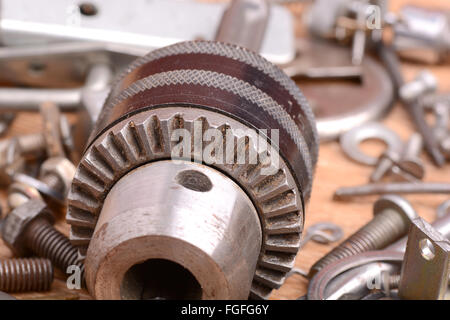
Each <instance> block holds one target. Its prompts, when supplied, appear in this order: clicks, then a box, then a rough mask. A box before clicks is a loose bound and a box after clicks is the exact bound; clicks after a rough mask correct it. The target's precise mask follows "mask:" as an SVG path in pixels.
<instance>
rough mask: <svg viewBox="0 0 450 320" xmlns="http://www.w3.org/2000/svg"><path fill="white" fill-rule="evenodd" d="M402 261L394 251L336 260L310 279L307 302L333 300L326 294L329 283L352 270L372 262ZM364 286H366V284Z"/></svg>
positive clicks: (368, 252)
mask: <svg viewBox="0 0 450 320" xmlns="http://www.w3.org/2000/svg"><path fill="white" fill-rule="evenodd" d="M402 261H403V253H402V252H398V251H394V250H380V251H367V252H362V253H359V254H357V255H354V256H349V257H346V258H343V259H342V260H338V261H336V262H335V263H333V264H330V265H328V266H326V267H325V268H323V269H322V270H321V271H320V272H319V273H317V274H316V275H315V276H314V277H313V278H312V279H311V281H310V282H309V285H308V300H326V299H328V300H335V299H333V298H332V297H330V296H329V295H328V294H327V292H326V290H327V286H328V284H329V282H330V281H331V280H333V279H334V278H335V277H337V276H338V275H340V274H342V273H344V272H346V271H349V270H351V269H353V268H357V267H361V266H364V265H367V264H370V263H372V262H377V263H380V262H390V263H401V262H402ZM365 285H366V286H367V282H366V283H365Z"/></svg>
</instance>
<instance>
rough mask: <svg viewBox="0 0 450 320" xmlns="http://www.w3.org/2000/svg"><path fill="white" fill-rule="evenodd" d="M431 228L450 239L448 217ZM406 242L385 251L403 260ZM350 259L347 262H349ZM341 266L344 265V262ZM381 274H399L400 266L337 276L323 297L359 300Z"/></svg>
mask: <svg viewBox="0 0 450 320" xmlns="http://www.w3.org/2000/svg"><path fill="white" fill-rule="evenodd" d="M432 226H433V228H435V229H436V230H437V231H438V232H440V233H441V234H442V235H443V236H444V237H446V238H447V239H450V215H446V216H444V217H442V218H439V219H437V220H436V221H435V222H433V224H432ZM406 242H407V237H404V238H402V239H400V240H398V241H397V242H395V243H393V244H392V245H390V246H388V247H387V248H386V250H389V251H398V252H399V253H400V254H401V259H403V254H404V251H405V248H406ZM350 259H351V258H350ZM350 259H349V260H348V261H349V262H350ZM356 259H357V258H356ZM343 264H344V265H345V262H343ZM334 266H335V265H330V266H329V270H333V267H334ZM322 271H323V270H322ZM383 272H387V273H389V274H391V275H393V274H399V273H400V266H399V265H398V264H391V263H386V262H377V263H369V264H365V265H362V266H361V267H357V268H354V269H352V270H349V271H346V272H343V273H341V274H338V275H336V276H335V277H332V279H330V280H329V281H328V282H327V284H326V292H325V295H324V297H325V298H326V299H330V300H337V299H340V298H342V297H343V296H345V295H348V294H351V295H352V297H353V299H360V298H362V297H364V296H366V295H367V294H368V293H369V291H370V288H369V286H368V283H373V280H374V279H376V278H377V277H380V275H381V274H382V273H383Z"/></svg>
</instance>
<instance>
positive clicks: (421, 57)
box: [393, 5, 450, 63]
mask: <svg viewBox="0 0 450 320" xmlns="http://www.w3.org/2000/svg"><path fill="white" fill-rule="evenodd" d="M393 32H394V38H393V46H394V47H395V50H396V51H397V52H398V54H399V55H400V56H402V57H403V58H408V59H414V60H418V61H421V62H428V63H440V62H445V61H448V58H449V57H450V12H449V11H445V10H438V9H428V8H425V7H417V6H411V5H408V6H404V7H403V8H402V9H401V10H400V12H399V14H398V18H397V19H396V21H395V23H394V24H393Z"/></svg>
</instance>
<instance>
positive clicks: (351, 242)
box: [309, 210, 409, 276]
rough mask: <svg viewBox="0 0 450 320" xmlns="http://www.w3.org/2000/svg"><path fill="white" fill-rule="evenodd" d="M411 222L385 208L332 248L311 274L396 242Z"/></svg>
mask: <svg viewBox="0 0 450 320" xmlns="http://www.w3.org/2000/svg"><path fill="white" fill-rule="evenodd" d="M408 228H409V224H407V223H406V222H405V219H404V218H403V217H402V216H401V214H399V213H398V212H396V211H394V210H385V211H383V212H380V213H379V214H377V215H375V217H374V218H373V219H372V220H371V221H370V222H369V223H368V224H366V225H365V226H363V227H362V228H361V229H359V230H358V231H357V232H356V233H354V234H353V235H351V236H350V237H349V238H348V239H347V240H345V241H344V242H343V243H341V244H340V245H339V246H337V247H336V248H334V249H333V250H331V251H330V252H329V253H328V254H327V255H325V256H324V257H323V258H322V259H320V260H319V261H317V262H316V263H315V264H314V265H313V266H312V267H311V269H310V271H309V276H314V275H315V274H316V273H317V272H318V271H320V270H321V269H323V268H324V267H325V266H327V265H329V264H331V263H333V262H335V261H337V260H341V259H343V258H346V257H349V256H353V255H356V254H358V253H361V252H366V251H371V250H376V249H381V248H384V247H385V246H387V245H388V244H390V243H392V242H394V241H395V240H397V239H398V238H400V237H401V236H403V235H404V234H406V232H407V231H408Z"/></svg>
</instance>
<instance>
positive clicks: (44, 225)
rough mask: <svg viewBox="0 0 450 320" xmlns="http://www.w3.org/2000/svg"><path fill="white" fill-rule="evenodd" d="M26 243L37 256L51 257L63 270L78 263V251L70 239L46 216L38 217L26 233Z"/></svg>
mask: <svg viewBox="0 0 450 320" xmlns="http://www.w3.org/2000/svg"><path fill="white" fill-rule="evenodd" d="M24 239H25V245H26V246H27V247H28V248H29V249H30V250H31V251H32V252H33V253H34V254H36V255H37V256H39V257H45V258H48V259H50V260H51V261H52V262H53V263H54V264H55V266H56V267H58V268H59V269H61V270H62V271H63V272H66V271H67V268H68V267H69V266H71V265H77V264H78V251H77V249H76V248H74V247H73V246H72V244H71V243H70V241H69V239H68V238H67V237H66V236H65V235H63V234H62V233H60V232H59V231H58V230H56V229H55V228H54V227H53V225H52V224H51V223H50V222H49V221H48V220H46V219H44V218H38V219H36V220H35V221H33V222H32V223H30V225H29V226H28V228H27V230H26V231H25V233H24Z"/></svg>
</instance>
